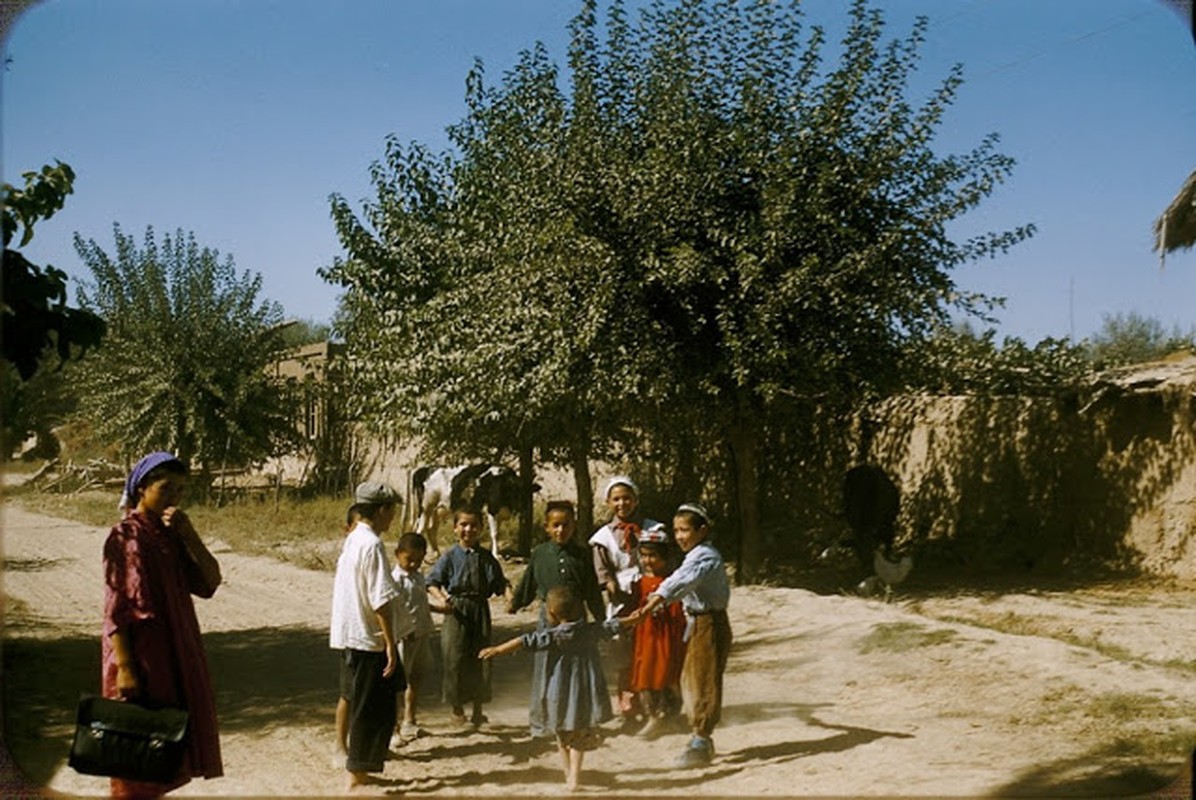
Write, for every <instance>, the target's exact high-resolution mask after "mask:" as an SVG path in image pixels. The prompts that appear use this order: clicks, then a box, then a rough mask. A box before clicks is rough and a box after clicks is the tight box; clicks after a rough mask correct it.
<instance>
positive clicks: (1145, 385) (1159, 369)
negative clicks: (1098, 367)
mask: <svg viewBox="0 0 1196 800" xmlns="http://www.w3.org/2000/svg"><path fill="white" fill-rule="evenodd" d="M1092 383H1093V385H1095V386H1098V387H1099V386H1115V387H1117V388H1119V389H1121V390H1123V391H1128V392H1150V391H1159V390H1163V389H1169V388H1172V387H1180V388H1188V387H1196V354H1193V353H1191V352H1189V351H1187V350H1180V351H1177V352H1175V353H1172V354H1171V355H1169V356H1167V357H1166V358H1160V359H1158V360H1157V361H1144V362H1142V363H1139V364H1126V365H1125V366H1121V367H1114V368H1112V369H1108V370H1105V371H1104V372H1101V373H1098V374H1097V375H1095V376H1093V380H1092Z"/></svg>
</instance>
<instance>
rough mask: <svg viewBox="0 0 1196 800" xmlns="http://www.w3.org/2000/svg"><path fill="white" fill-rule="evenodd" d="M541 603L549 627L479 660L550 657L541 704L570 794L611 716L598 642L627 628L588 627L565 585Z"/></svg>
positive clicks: (488, 650) (615, 622)
mask: <svg viewBox="0 0 1196 800" xmlns="http://www.w3.org/2000/svg"><path fill="white" fill-rule="evenodd" d="M544 600H545V606H546V608H547V612H548V623H549V626H550V627H547V628H543V629H541V630H537V631H533V632H531V633H525V634H523V635H522V636H518V637H516V638H514V639H510V640H508V641H506V642H504V643H503V644H500V645H497V646H495V647H485V648H483V649H482V650H481V652H479V653H478V658H482V659H490V658H493V657H495V656H500V655H506V654H508V653H514V652H516V651H519V650H523V649H525V648H526V649H528V650H545V651H547V652H548V670H547V672H548V680H547V681H546V682H545V687H544V694H543V696H542V698H540V701H539V702H540V703H541V704H542V710H543V719H544V722H545V727H546V729H547V732H548V733H553V734H555V735H556V740H557V747H558V749H559V750H560V753H561V762H562V765H563V766H564V768H565V786H566V787H568V788H569V789H571V790H572V789H576V788H577V787H578V785H579V782H580V778H581V765H582V761H583V759H584V758H585V752H586V751H587V750H593V749H594V748H595V747H597V746H598V743H599V742H600V741H601V733H600V732H599V730H598V725H600V724H601V723H603V722H606V721H607V720H609V719H611V718H612V717H613V713H612V712H611V705H610V694H609V692H608V691H607V688H606V678H605V677H604V676H603V674H602V662H601V658H600V656H599V653H598V641H599V639H602V638H607V639H609V638H611V637H613V636H615V635H616V634H617V633H618V632H619V631H620V630H621V629H622V628H623V627H627V626H629V624H630V623H628V622H627V621H626V620H625V619H619V618H616V619H610V620H607V621H605V622H586V621H585V608H584V606H583V603H582V600H581V598H580V597H579V596H578V594H577V592H576V591H575V590H574V588H573V587H572V586H570V585H569V584H559V585H557V586H553V587H552V588H551V589H549V590H548V594H547V595H546V597H545V598H544Z"/></svg>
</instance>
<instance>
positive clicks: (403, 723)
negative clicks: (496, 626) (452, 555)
mask: <svg viewBox="0 0 1196 800" xmlns="http://www.w3.org/2000/svg"><path fill="white" fill-rule="evenodd" d="M427 554H428V541H427V539H425V538H424V537H423V536H421V535H420V534H418V533H404V534H403V535H402V536H400V537H399V543H398V545H397V546H396V547H395V567H394V570H393V571H392V572H391V575H392V577H393V578H394V581H395V586H397V587H398V590H399V597H398V599H397V600H396V601H395V602H394V606H395V609H396V613H395V636H396V637H397V639H398V646H399V661H401V662H402V664H403V673H404V675H405V676H406V678H407V689H406V691H404V692H403V694H402V696H401V698H397V701H398V703H399V705H397V706H396V709H395V716H396V717H397V718H398V719H399V720H400V721H399V722H398V723H397V724H396V727H395V735H394V736H393V737H391V746H392V747H394V746H398V745H402V744H405V743H406V742H408V741H410V740H412V739H415V738H417V737H419V736H420V735H422V734H423V731H422V730H421V729H420V727H419V722H418V721H417V720H416V718H415V717H416V713H415V711H416V702H417V700H418V695H419V688H420V685H421V684H422V683H423V677H424V675H426V674H427V673H428V670H429V669H430V662H431V657H432V650H431V641H432V634H433V633H435V632H436V625H435V624H434V623H433V622H432V612H433V611H437V612H440V613H442V614H443V613H444V607H443V606H440V605H435V606H434V605H432V603H431V602H430V601H429V599H428V584H427V582H426V581H425V580H424V574H423V572H421V571H420V567H422V566H423V563H424V558H425V556H427Z"/></svg>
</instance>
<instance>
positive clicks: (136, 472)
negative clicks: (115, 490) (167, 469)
mask: <svg viewBox="0 0 1196 800" xmlns="http://www.w3.org/2000/svg"><path fill="white" fill-rule="evenodd" d="M171 461H175V462H177V463H178V464H179V466H183V462H182V461H180V460H179V457H178V456H176V455H175V454H174V453H167V452H166V451H165V450H159V451H157V452H156V453H150V454H149V455H147V456H145V457H144V458H142V459H141V460H140V461H138V462H137V463H136V464H134V465H133V470H132V471H131V472H130V473H129V477H128V478H126V479H125V491H124V494H122V495H121V496H120V505H119V506H117V507H118V508H119V509H120V510H121V511H122V512H123V511H126V510H128V509H130V508H134V507H136V505H137V485H138V484H139V483H141V481H143V480H144V479H145V476H146V475H148V474H149V473H150V470H152V469H154V468H155V467H160V466H162V465H163V464H166V463H169V462H171Z"/></svg>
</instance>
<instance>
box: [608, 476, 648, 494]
mask: <svg viewBox="0 0 1196 800" xmlns="http://www.w3.org/2000/svg"><path fill="white" fill-rule="evenodd" d="M616 486H626V487H627V488H628V489H630V490H631V491H632V492H633V493H634V494H635V496H636V497H639V496H640V487H638V486H636V485H635V481H633V480H632V479H631V478H629V477H627V476H626V475H616V476H615V477H613V478H611V479H610V480H609V481H607V482H606V491H605V492H603V494H602V496H603V497H606V498H608V499H609V498H610V493H611V490H613V489H614V488H615V487H616Z"/></svg>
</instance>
